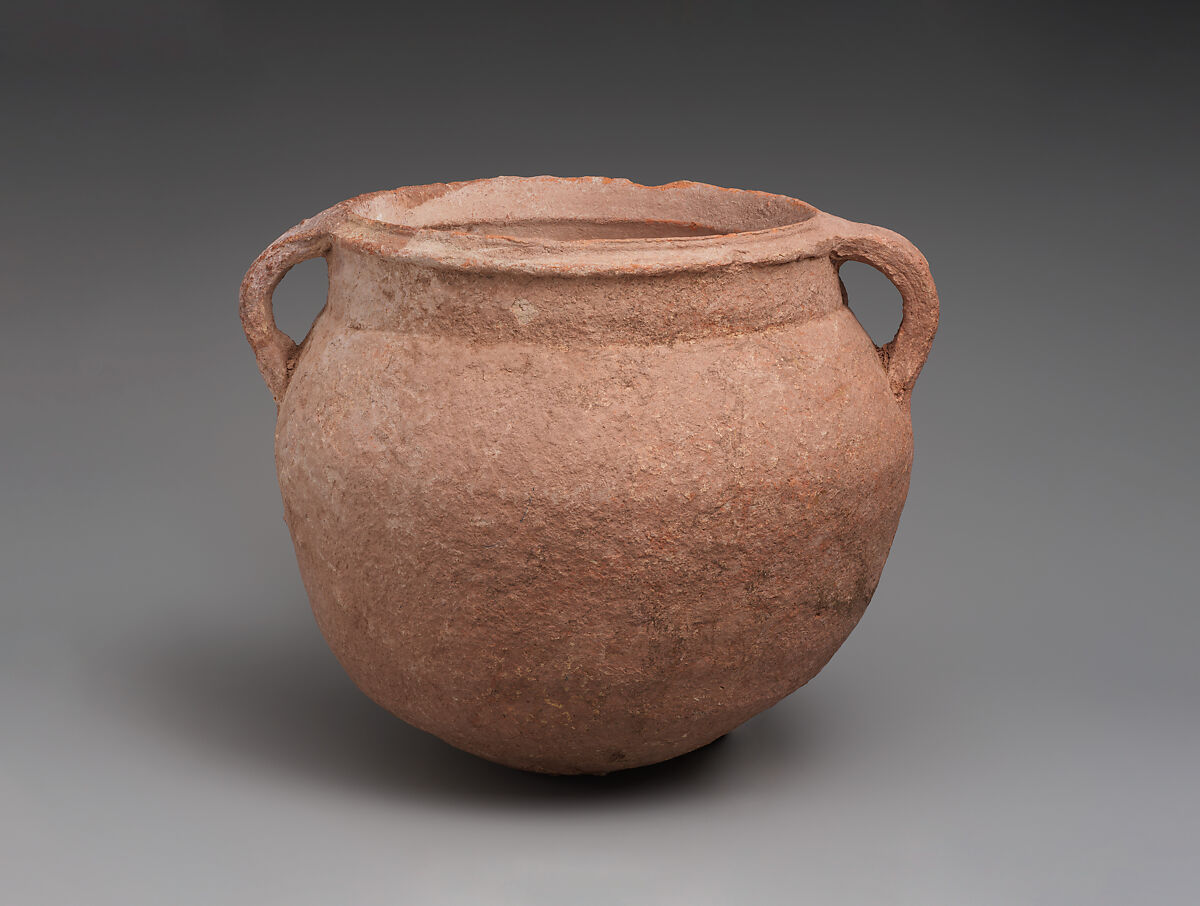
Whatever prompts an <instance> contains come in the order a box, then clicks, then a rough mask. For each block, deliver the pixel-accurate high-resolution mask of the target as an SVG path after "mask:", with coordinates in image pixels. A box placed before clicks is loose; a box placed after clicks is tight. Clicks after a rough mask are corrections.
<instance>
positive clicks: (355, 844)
mask: <svg viewBox="0 0 1200 906" xmlns="http://www.w3.org/2000/svg"><path fill="white" fill-rule="evenodd" d="M32 6H34V5H33V4H28V5H26V7H25V8H22V9H20V10H8V11H6V12H5V14H4V18H5V28H4V30H3V36H2V38H0V59H2V60H3V63H2V64H0V65H2V67H3V72H2V75H3V80H2V83H0V84H2V92H3V110H2V113H3V120H2V122H3V124H4V126H3V138H2V139H0V149H2V153H3V156H4V160H3V162H2V163H3V181H4V188H5V192H4V196H5V201H4V204H3V210H2V211H0V223H2V226H3V236H2V239H3V241H2V242H0V281H2V283H0V287H2V290H0V299H2V304H3V326H2V328H0V389H2V395H0V457H2V458H0V619H2V621H3V622H2V629H0V646H2V649H0V708H2V711H0V720H2V723H0V726H2V731H0V816H2V817H0V900H3V901H4V902H5V903H13V904H25V903H82V902H87V903H122V904H129V903H138V904H141V903H155V904H160V903H172V904H176V903H178V904H187V903H197V904H199V903H205V904H208V903H219V902H231V903H256V904H258V903H288V904H298V903H354V904H373V903H395V902H411V903H484V904H487V903H555V904H558V903H566V902H577V903H604V904H611V903H625V902H629V903H687V904H706V903H775V902H780V903H782V902H797V901H803V902H814V903H818V902H819V903H914V904H915V903H921V904H930V903H938V904H940V903H947V904H991V903H995V904H1014V903H1046V904H1062V903H1086V904H1097V903H1114V904H1116V903H1130V902H1135V901H1136V902H1149V903H1193V902H1195V901H1196V897H1197V885H1200V860H1198V859H1197V855H1196V846H1197V843H1198V842H1200V818H1198V815H1200V724H1198V721H1197V717H1198V715H1200V666H1198V659H1197V656H1196V647H1197V643H1198V642H1200V614H1198V609H1197V593H1196V584H1195V569H1196V561H1197V549H1198V544H1197V531H1196V513H1197V504H1198V503H1200V500H1198V497H1200V493H1198V482H1197V478H1196V473H1195V465H1196V462H1197V459H1198V454H1200V449H1198V447H1200V443H1198V440H1197V438H1198V433H1197V427H1196V413H1197V411H1198V409H1200V407H1198V405H1197V393H1196V353H1195V349H1196V346H1195V343H1196V337H1197V335H1198V332H1200V314H1198V309H1200V306H1198V305H1197V292H1196V285H1197V280H1198V279H1200V273H1198V272H1197V270H1196V260H1195V259H1196V255H1195V248H1194V247H1195V240H1196V239H1197V229H1196V220H1195V210H1196V205H1197V201H1198V199H1197V172H1196V142H1195V140H1196V138H1197V135H1196V131H1197V130H1196V111H1197V109H1198V101H1200V97H1198V96H1197V95H1198V93H1200V92H1198V91H1197V85H1198V83H1200V70H1198V68H1197V65H1196V60H1195V47H1196V42H1197V38H1198V34H1197V27H1196V26H1197V23H1196V19H1195V18H1194V17H1188V14H1187V13H1184V12H1182V10H1184V9H1185V7H1184V5H1182V4H1180V5H1178V7H1174V8H1173V7H1170V6H1164V7H1154V6H1152V5H1147V4H1128V5H1123V6H1122V7H1120V8H1119V9H1117V8H1112V9H1109V8H1107V7H1104V6H1103V5H1095V4H1087V5H1080V6H1078V7H1072V6H1069V5H1054V4H1049V5H1047V4H1028V5H1020V4H1018V5H1004V6H996V7H992V8H988V9H985V8H983V7H982V6H981V5H978V4H954V3H940V2H932V0H925V2H910V3H905V4H897V5H895V6H894V7H893V6H878V7H873V6H871V5H869V4H821V5H819V6H815V7H813V8H810V9H806V8H805V7H803V6H801V5H799V4H789V5H787V6H784V5H783V4H771V5H767V4H762V5H755V4H749V3H723V4H705V3H675V4H653V3H644V4H640V5H637V6H634V7H629V8H624V7H620V6H617V5H608V4H590V5H572V4H560V5H558V6H544V7H537V8H534V7H520V6H507V5H505V4H486V5H485V4H482V3H479V4H473V5H471V4H468V5H461V4H446V5H438V4H433V3H430V4H423V5H421V6H420V7H415V6H414V7H411V8H408V9H405V8H404V7H403V5H402V4H386V5H385V4H382V3H381V4H377V5H361V4H348V5H339V4H322V5H315V4H314V5H306V4H303V3H291V4H288V5H286V6H283V5H281V6H277V7H274V8H267V7H255V8H254V11H251V10H250V9H249V8H246V7H245V5H238V4H233V3H230V4H217V3H204V2H189V3H175V4H173V3H169V2H166V3H164V2H158V3H153V4H150V3H146V4H142V5H139V4H128V3H126V4H121V3H118V4H111V3H109V4H95V5H85V4H67V5H62V4H51V5H48V6H46V5H43V6H41V7H39V9H38V10H36V11H33V10H31V9H30V7H32ZM538 173H553V174H558V175H578V174H597V175H611V176H627V177H630V178H633V179H635V180H638V181H640V182H647V183H658V182H665V181H669V180H674V179H685V178H686V179H695V180H701V181H705V182H712V183H717V184H721V185H729V186H737V187H743V188H758V189H765V190H769V191H775V192H781V193H785V194H789V195H794V196H797V197H800V198H803V199H806V200H807V201H810V202H812V203H814V204H816V205H817V206H819V207H821V208H824V209H826V210H829V211H831V212H834V213H836V214H839V215H842V216H844V217H849V218H851V219H856V220H863V221H868V222H872V223H878V224H882V225H885V226H888V227H891V228H893V229H896V230H898V231H900V232H902V233H904V234H905V235H907V236H908V237H909V238H911V239H912V240H913V241H914V242H916V243H917V244H918V245H919V246H920V247H921V248H922V250H923V251H924V252H925V253H926V255H927V256H928V258H929V260H930V261H931V262H932V264H933V269H934V275H935V277H936V278H937V280H938V284H939V288H940V290H941V295H942V302H943V320H942V329H941V333H940V334H939V336H938V339H937V342H936V343H935V345H934V351H933V355H932V358H931V359H930V361H929V365H928V367H927V369H926V371H925V373H924V375H923V376H922V378H921V381H920V382H919V383H918V385H917V389H916V394H915V402H914V409H913V416H914V422H915V431H916V441H917V458H916V467H915V471H914V474H913V482H912V488H911V492H910V495H909V503H908V507H907V510H906V512H905V515H904V518H903V520H902V522H901V525H900V531H899V534H898V536H897V539H896V543H895V546H894V548H893V551H892V556H891V560H890V562H889V565H888V567H887V569H886V570H885V572H884V575H883V580H882V583H881V585H880V586H879V590H878V593H877V595H876V598H875V602H874V604H873V605H872V607H871V609H870V610H869V611H868V614H867V616H866V618H865V619H864V621H863V622H862V624H861V626H860V627H859V628H858V629H857V631H856V632H855V634H854V635H853V637H852V638H851V639H850V641H849V642H848V643H847V644H846V646H845V647H844V648H843V649H842V651H841V652H840V653H839V654H838V655H837V656H836V657H835V658H834V660H833V662H832V663H831V664H830V666H829V667H828V668H827V669H826V670H825V672H824V673H823V674H822V675H821V676H820V677H819V678H818V679H816V680H815V681H814V682H813V683H811V684H810V685H809V686H808V687H806V688H805V689H803V690H801V691H800V692H798V693H797V694H795V695H793V696H792V697H791V698H789V699H787V700H786V701H784V702H783V703H781V704H780V705H778V706H777V707H775V708H774V709H772V710H770V711H769V712H767V713H765V714H763V715H761V716H760V717H758V718H756V719H755V720H753V721H751V722H750V723H748V724H746V725H745V726H744V727H742V728H740V729H739V730H737V731H736V732H734V733H733V734H731V735H730V736H729V737H727V738H726V739H724V740H723V741H721V742H719V743H716V744H714V745H713V746H711V747H710V748H708V749H705V750H703V751H701V752H699V753H696V754H694V755H691V756H688V757H685V758H682V759H679V760H677V761H674V762H670V763H667V764H664V765H661V766H658V767H653V768H648V769H643V770H639V771H634V772H627V773H621V774H616V775H612V776H609V777H605V778H574V779H569V778H567V779H564V778H548V777H539V776H532V775H522V774H518V773H515V772H512V771H509V770H507V769H504V768H500V767H496V766H494V765H490V764H487V763H484V762H481V761H478V760H476V759H474V758H472V757H470V756H468V755H464V754H462V753H459V752H457V751H455V750H453V749H450V748H448V747H446V746H445V745H443V744H442V743H440V742H438V741H437V740H435V739H432V738H431V737H427V736H425V735H423V734H421V733H419V732H417V731H415V730H411V729H409V728H407V727H406V726H405V725H403V724H402V723H400V722H399V721H397V720H395V719H393V718H392V717H390V716H389V715H387V714H386V713H384V712H382V711H381V710H379V709H377V708H376V707H375V706H374V705H372V704H371V703H369V702H368V701H367V700H366V699H365V698H363V697H362V696H361V695H360V694H359V693H358V692H357V691H356V690H355V689H354V688H353V687H352V685H351V684H350V682H349V681H348V680H347V679H346V678H345V677H344V676H343V674H342V673H341V671H340V669H339V667H338V666H337V664H336V663H335V662H334V660H333V657H332V656H331V655H330V654H329V653H328V651H327V649H326V648H325V645H324V643H323V641H322V640H321V638H320V636H319V634H318V632H317V630H316V627H315V625H314V623H313V621H312V618H311V615H310V613H309V611H308V607H307V603H306V599H305V595H304V591H303V589H302V587H301V584H300V581H299V577H298V574H297V570H296V567H295V562H294V559H293V554H292V551H291V546H290V541H289V538H288V534H287V531H286V529H285V527H284V525H283V523H282V520H281V506H280V502H279V499H278V490H277V486H276V483H275V477H274V468H273V463H272V449H271V445H272V428H273V417H274V407H273V405H272V402H271V399H270V396H269V395H268V393H267V391H266V389H265V388H264V387H263V385H262V384H261V382H260V380H259V377H258V374H257V371H256V369H255V367H254V362H253V358H252V356H251V353H250V350H249V348H248V347H247V345H246V342H245V340H244V338H243V336H242V333H241V329H240V326H239V324H238V319H237V313H236V291H237V285H238V282H239V280H240V278H241V275H242V273H243V271H244V270H245V268H246V266H247V265H248V264H249V262H250V260H251V259H252V258H253V257H254V256H255V255H256V254H257V253H258V252H259V250H260V249H262V248H263V247H264V246H266V245H267V244H268V243H269V242H270V241H271V240H272V239H274V238H275V236H277V235H278V234H279V233H281V232H283V230H285V229H286V228H287V227H289V226H291V225H292V224H293V223H295V222H296V221H299V220H300V219H302V218H303V217H306V216H308V215H311V214H313V213H315V212H316V211H318V210H321V209H323V208H325V207H327V206H328V205H330V204H333V203H335V202H337V201H340V200H341V199H343V198H346V197H348V196H351V195H355V194H358V193H361V192H365V191H369V190H374V189H381V188H390V187H394V186H398V185H405V184H414V183H423V182H432V181H439V180H451V179H463V178H472V177H478V176H493V175H498V174H538ZM845 275H846V281H847V283H848V285H849V287H850V294H851V299H852V305H853V307H854V308H855V311H856V312H857V313H859V315H860V317H861V319H862V320H863V321H864V323H865V324H866V326H867V327H868V328H869V329H870V330H871V331H872V333H873V335H874V336H876V338H879V339H882V338H886V337H887V336H888V335H889V332H890V331H891V330H892V329H893V328H894V327H895V324H896V322H897V321H898V317H899V303H898V300H897V297H896V294H895V292H894V291H893V290H892V289H891V288H890V286H889V285H888V284H887V283H886V282H885V281H884V280H883V278H882V277H881V276H879V275H878V274H876V273H874V272H873V271H871V270H870V269H869V268H866V267H864V266H861V265H848V266H847V267H846V268H845ZM323 281H324V267H323V264H322V263H321V262H319V261H318V262H315V263H314V262H309V263H307V264H305V265H302V266H300V267H298V268H296V270H295V271H293V273H292V275H291V276H289V278H288V280H287V281H285V283H284V285H283V286H282V287H281V289H280V291H279V293H278V294H277V296H276V303H277V308H278V310H279V311H280V320H281V323H282V324H283V326H285V327H286V328H288V329H289V330H290V331H291V332H292V333H293V334H294V335H302V334H303V332H304V330H305V329H306V327H307V324H308V322H309V320H310V319H311V318H312V316H313V315H314V314H315V312H316V311H317V310H318V309H319V307H320V305H321V303H322V293H323Z"/></svg>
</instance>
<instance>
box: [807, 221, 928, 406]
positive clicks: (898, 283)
mask: <svg viewBox="0 0 1200 906" xmlns="http://www.w3.org/2000/svg"><path fill="white" fill-rule="evenodd" d="M831 219H832V218H831ZM838 226H839V227H840V228H839V229H837V230H836V231H835V236H834V238H833V240H832V243H831V247H830V253H829V254H830V258H831V259H832V260H833V265H834V267H835V268H840V267H841V265H842V263H843V262H845V261H859V262H862V263H863V264H869V265H871V267H873V268H875V269H876V270H878V271H880V272H882V273H883V275H884V276H885V277H887V278H888V279H889V280H890V281H892V285H893V286H895V287H896V289H898V290H899V291H900V299H901V301H902V302H903V304H904V315H903V317H902V318H901V320H900V327H899V329H898V330H897V331H896V336H895V337H893V338H892V340H891V342H889V343H887V344H886V345H884V346H877V347H875V348H876V349H877V350H878V352H879V358H880V360H881V361H882V362H883V367H884V370H885V371H886V372H887V376H888V383H889V384H891V387H892V392H893V393H894V394H895V395H896V398H897V399H898V400H900V402H902V403H905V404H907V403H908V401H909V398H910V396H911V394H912V389H913V384H915V383H916V382H917V375H919V374H920V373H921V368H922V367H923V366H924V365H925V360H926V359H927V358H928V357H929V349H930V347H931V346H932V345H933V335H934V334H935V333H937V326H938V294H937V287H936V286H935V285H934V283H933V275H932V274H930V272H929V262H927V261H926V260H925V256H924V255H922V254H921V253H920V251H918V250H917V247H916V246H915V245H913V244H912V243H911V242H909V241H908V240H907V239H905V238H904V237H903V236H901V235H900V234H899V233H893V232H892V231H891V230H885V229H883V228H882V227H876V226H868V225H867V224H862V223H850V222H849V221H844V220H842V221H840V223H839V224H838ZM843 233H845V235H842V234H843Z"/></svg>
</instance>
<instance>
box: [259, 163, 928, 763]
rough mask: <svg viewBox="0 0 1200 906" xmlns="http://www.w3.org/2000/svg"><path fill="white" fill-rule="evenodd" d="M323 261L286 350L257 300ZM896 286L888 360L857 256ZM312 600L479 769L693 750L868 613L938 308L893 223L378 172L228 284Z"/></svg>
mask: <svg viewBox="0 0 1200 906" xmlns="http://www.w3.org/2000/svg"><path fill="white" fill-rule="evenodd" d="M316 255H323V256H325V257H326V259H327V260H328V263H329V277H330V288H329V298H328V302H327V304H326V307H325V309H324V310H323V311H322V312H321V314H320V315H319V317H318V318H317V321H316V323H315V324H314V326H313V329H312V331H311V333H310V334H309V336H308V337H307V338H306V339H305V341H304V343H303V344H301V345H300V346H297V345H296V344H294V343H293V342H292V341H291V340H290V339H288V338H287V337H286V336H284V335H283V334H282V333H280V332H279V331H278V330H277V329H276V328H275V324H274V319H273V317H272V315H271V309H270V298H271V291H272V290H273V288H274V287H275V285H277V284H278V282H279V280H280V279H281V278H282V276H283V274H284V273H286V271H287V269H288V268H289V267H291V266H292V265H294V264H295V263H297V262H298V261H301V260H304V259H305V258H309V257H314V256H316ZM849 259H853V260H860V261H866V262H868V263H870V264H873V265H875V266H876V267H878V268H880V269H881V270H882V271H883V272H884V273H886V274H887V275H888V277H889V278H890V279H892V281H893V282H894V283H895V284H896V285H897V287H898V288H899V289H900V291H901V294H902V296H903V299H904V319H903V324H902V326H901V329H900V331H899V332H898V334H897V338H896V339H895V340H894V341H893V342H892V343H891V344H889V345H888V346H886V347H884V348H882V349H876V348H875V346H874V345H873V344H872V342H871V340H870V339H869V338H868V337H867V335H866V333H865V332H864V331H863V330H862V328H861V327H860V326H859V324H858V322H857V321H856V320H855V318H854V316H853V314H851V312H850V310H849V308H848V307H847V306H846V301H845V298H844V292H843V291H842V289H841V287H840V283H839V280H838V278H837V266H838V265H839V264H840V263H841V262H842V261H844V260H849ZM242 316H243V321H244V323H245V326H246V332H247V336H248V337H249V338H250V341H251V345H252V346H253V347H254V349H255V352H256V354H257V355H258V359H259V363H260V366H261V367H262V370H263V374H264V377H265V378H266V381H267V384H268V386H269V387H270V388H271V390H272V392H273V393H274V394H275V397H276V399H277V401H278V402H279V419H278V425H277V431H276V461H277V465H278V470H279V481H280V487H281V489H282V492H283V501H284V508H285V516H286V519H287V523H288V525H289V527H290V528H291V532H292V537H293V540H294V542H295V547H296V554H297V558H298V560H299V564H300V570H301V574H302V576H303V579H304V583H305V586H306V588H307V590H308V592H309V595H310V597H311V600H312V605H313V611H314V613H315V614H316V618H317V622H318V624H319V625H320V627H321V630H322V632H323V633H324V634H325V637H326V638H327V639H328V641H329V644H330V645H331V647H332V648H333V651H334V652H335V654H336V655H337V657H338V658H339V660H340V661H341V663H342V664H343V665H344V667H345V668H346V670H347V671H348V672H349V674H350V675H351V677H353V679H354V680H355V682H356V683H357V684H358V685H359V686H360V687H361V688H362V689H363V691H364V692H366V693H367V694H368V695H369V696H371V697H372V698H373V699H374V700H375V701H377V702H379V703H380V704H381V705H383V706H384V707H386V708H388V709H389V710H391V711H392V712H393V713H395V714H397V715H398V716H400V717H402V718H403V719H404V720H406V721H408V722H409V723H411V724H413V725H415V726H417V727H420V728H422V729H424V730H427V731H429V732H431V733H434V734H436V735H438V736H439V737H441V738H442V739H445V740H446V741H448V742H450V743H452V744H454V745H456V746H459V747H460V748H463V749H466V750H467V751H470V752H474V753H476V754H478V755H481V756H483V757H485V758H489V759H492V760H494V761H498V762H502V763H504V764H508V765H512V766H514V767H518V768H524V769H529V770H536V771H547V772H554V773H579V772H590V773H603V772H607V771H612V770H616V769H619V768H628V767H635V766H637V765H644V764H649V763H652V762H656V761H661V760H663V759H666V758H670V757H672V756H675V755H679V754H681V753H683V752H687V751H689V750H691V749H695V748H697V747H699V746H702V745H704V744H706V743H708V742H710V741H712V740H714V739H716V738H717V737H719V736H721V735H723V734H725V733H727V732H729V731H730V730H731V729H733V728H734V727H736V726H737V725H738V724H740V723H742V722H743V721H745V720H746V719H748V718H749V717H752V716H753V715H754V714H756V713H758V712H759V711H762V710H763V709H764V708H767V707H769V706H770V705H771V704H773V703H774V702H776V701H778V700H779V699H780V698H782V697H783V696H785V695H787V694H788V693H790V692H792V691H793V690H795V689H796V688H798V687H799V686H801V685H803V684H804V683H805V682H807V681H808V680H809V679H811V678H812V677H813V676H814V675H816V673H817V672H818V671H819V670H820V669H821V668H822V667H823V666H824V665H825V663H826V662H827V661H828V660H829V658H830V657H831V656H832V655H833V653H834V652H835V651H836V650H837V648H838V646H839V645H841V643H842V642H843V641H844V640H845V638H846V636H847V635H848V634H849V633H850V631H851V630H852V629H853V628H854V626H855V624H856V623H857V622H858V620H859V618H860V617H861V616H862V613H863V611H864V609H865V608H866V606H867V603H868V602H869V601H870V598H871V595H872V593H873V591H874V589H875V586H876V583H877V582H878V580H879V576H880V572H881V570H882V569H883V564H884V560H885V559H886V557H887V553H888V549H889V547H890V545H891V541H892V537H893V535H894V533H895V531H896V526H897V522H898V520H899V517H900V511H901V508H902V506H903V504H904V498H905V494H906V492H907V488H908V478H909V470H910V466H911V462H912V434H911V424H910V419H909V411H908V404H909V394H910V391H911V389H912V385H913V382H914V381H915V379H916V376H917V373H918V372H919V370H920V367H921V365H922V364H923V362H924V359H925V356H926V354H927V352H928V349H929V345H930V343H931V341H932V338H933V333H934V331H935V329H936V324H937V295H936V292H935V290H934V286H933V282H932V279H931V278H930V276H929V270H928V266H927V265H926V263H925V260H924V258H922V257H921V255H920V253H919V252H917V251H916V249H914V248H913V247H912V246H911V245H910V244H909V243H908V242H907V241H906V240H904V239H902V238H901V237H899V236H897V235H896V234H894V233H890V232H888V231H886V230H881V229H879V228H877V227H869V226H865V225H860V224H853V223H848V222H847V221H843V220H840V219H838V218H835V217H831V216H829V215H826V214H823V213H821V212H819V211H817V210H815V209H813V208H811V207H809V206H808V205H805V204H803V203H802V202H798V201H795V200H793V199H787V198H783V197H781V196H772V195H765V194H762V193H756V192H740V191H733V190H725V189H718V188H715V187H712V186H703V185H699V184H695V183H673V184H671V185H669V186H662V187H646V186H637V185H635V184H633V183H629V182H626V181H624V180H608V179H578V180H560V179H552V178H549V177H541V178H536V179H516V178H500V179H494V180H479V181H476V182H471V183H459V184H449V185H437V186H419V187H412V188H408V189H400V190H396V191H394V192H383V193H376V194H374V195H368V196H362V197H360V198H357V199H352V200H350V201H348V202H344V203H342V204H341V205H338V206H336V207H334V208H331V209H330V210H329V211H326V212H325V213H323V214H321V215H318V217H316V218H313V219H312V220H309V221H305V223H303V224H301V225H300V226H298V227H297V228H295V229H294V230H292V231H290V232H289V233H287V234H285V235H284V236H283V237H282V238H281V239H280V240H279V241H278V242H276V243H275V244H274V245H272V246H271V248H269V249H268V250H267V251H266V252H264V253H263V255H262V256H260V258H259V259H258V261H256V262H255V264H254V266H253V267H252V268H251V270H250V272H249V273H248V274H247V276H246V281H245V283H244V284H243V292H242Z"/></svg>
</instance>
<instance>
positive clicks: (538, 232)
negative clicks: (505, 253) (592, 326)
mask: <svg viewBox="0 0 1200 906" xmlns="http://www.w3.org/2000/svg"><path fill="white" fill-rule="evenodd" d="M426 229H433V230H447V231H449V232H455V233H470V234H472V235H476V236H505V237H509V238H512V239H549V240H553V241H555V242H572V241H579V240H588V239H671V238H682V237H685V236H721V235H724V231H723V230H715V229H713V228H711V227H707V226H705V225H704V224H701V223H683V222H680V221H677V220H650V219H647V220H567V219H553V218H548V219H545V220H479V221H474V222H469V223H439V224H430V225H429V226H428V227H426Z"/></svg>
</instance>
